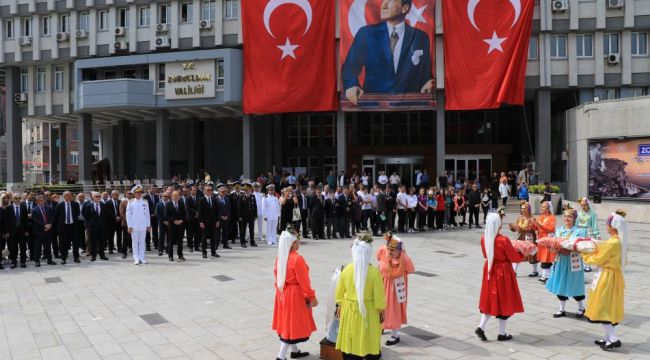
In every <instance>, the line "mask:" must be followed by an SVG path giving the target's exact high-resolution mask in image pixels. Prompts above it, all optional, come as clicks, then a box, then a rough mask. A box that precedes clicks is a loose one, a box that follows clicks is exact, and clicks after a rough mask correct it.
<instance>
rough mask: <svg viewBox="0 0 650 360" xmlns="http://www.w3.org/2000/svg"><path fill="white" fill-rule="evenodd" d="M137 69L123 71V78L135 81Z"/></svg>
mask: <svg viewBox="0 0 650 360" xmlns="http://www.w3.org/2000/svg"><path fill="white" fill-rule="evenodd" d="M135 77H136V76H135V69H124V71H122V78H124V79H135Z"/></svg>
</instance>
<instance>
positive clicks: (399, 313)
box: [377, 245, 415, 330]
mask: <svg viewBox="0 0 650 360" xmlns="http://www.w3.org/2000/svg"><path fill="white" fill-rule="evenodd" d="M377 261H379V271H381V274H382V276H383V278H384V292H385V293H386V309H385V310H384V322H383V323H382V326H383V327H384V329H387V330H394V329H399V328H400V327H402V324H406V303H407V302H408V288H409V287H408V276H407V275H408V274H412V273H413V272H415V267H414V266H413V261H411V258H410V257H409V256H408V255H407V254H406V251H405V250H402V252H401V253H400V257H399V259H392V258H391V257H390V255H388V249H386V246H385V245H384V246H382V247H380V248H379V250H378V251H377ZM396 279H403V282H404V291H405V294H404V297H405V300H404V302H402V303H401V304H400V303H399V301H398V297H397V292H396V291H395V280H396Z"/></svg>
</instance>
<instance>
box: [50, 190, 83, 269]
mask: <svg viewBox="0 0 650 360" xmlns="http://www.w3.org/2000/svg"><path fill="white" fill-rule="evenodd" d="M72 200H73V199H72V193H71V192H69V191H66V192H64V193H63V201H62V202H60V203H59V204H57V206H56V209H54V218H55V224H56V230H57V232H58V233H59V240H60V241H61V243H60V244H59V245H60V246H59V251H60V252H61V264H62V265H65V264H66V261H67V259H68V250H69V249H70V245H72V256H73V258H74V262H75V263H80V262H81V261H80V260H79V236H78V235H79V231H78V226H79V214H80V208H79V204H78V203H77V202H76V201H72Z"/></svg>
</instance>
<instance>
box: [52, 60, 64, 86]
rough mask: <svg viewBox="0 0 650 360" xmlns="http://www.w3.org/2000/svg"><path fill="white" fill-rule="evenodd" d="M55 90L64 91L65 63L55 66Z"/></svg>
mask: <svg viewBox="0 0 650 360" xmlns="http://www.w3.org/2000/svg"><path fill="white" fill-rule="evenodd" d="M54 91H63V65H56V66H55V67H54Z"/></svg>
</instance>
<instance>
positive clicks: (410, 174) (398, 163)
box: [363, 155, 424, 186]
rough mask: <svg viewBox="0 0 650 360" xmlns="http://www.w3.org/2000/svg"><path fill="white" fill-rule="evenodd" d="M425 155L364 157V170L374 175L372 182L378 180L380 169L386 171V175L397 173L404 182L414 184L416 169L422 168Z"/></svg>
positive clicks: (369, 174)
mask: <svg viewBox="0 0 650 360" xmlns="http://www.w3.org/2000/svg"><path fill="white" fill-rule="evenodd" d="M423 164H424V157H422V156H408V157H392V156H372V155H365V156H364V157H363V171H364V172H366V173H367V174H368V176H371V177H372V181H371V183H372V184H374V183H375V182H376V181H377V177H378V176H379V172H380V171H385V172H386V176H387V177H389V178H390V176H391V175H393V173H396V174H397V175H398V176H399V177H400V179H401V180H402V184H405V185H409V186H413V184H414V183H415V170H422V167H423Z"/></svg>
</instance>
